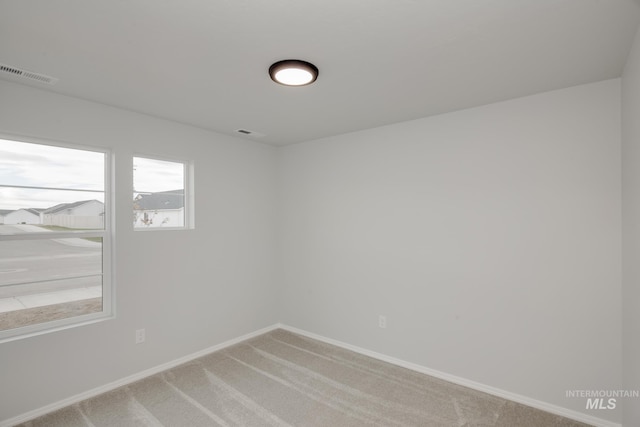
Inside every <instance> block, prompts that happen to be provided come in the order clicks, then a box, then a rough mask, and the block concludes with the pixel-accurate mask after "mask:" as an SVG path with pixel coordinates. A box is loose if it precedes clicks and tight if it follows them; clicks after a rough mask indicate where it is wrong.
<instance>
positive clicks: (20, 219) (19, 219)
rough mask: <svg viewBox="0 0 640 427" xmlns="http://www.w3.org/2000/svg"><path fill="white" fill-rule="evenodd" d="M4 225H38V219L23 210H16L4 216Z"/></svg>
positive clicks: (36, 216)
mask: <svg viewBox="0 0 640 427" xmlns="http://www.w3.org/2000/svg"><path fill="white" fill-rule="evenodd" d="M4 223H5V224H22V223H25V224H40V217H39V216H38V215H34V214H32V213H31V212H29V211H26V210H24V209H18V210H16V211H13V212H11V213H8V214H7V215H5V216H4Z"/></svg>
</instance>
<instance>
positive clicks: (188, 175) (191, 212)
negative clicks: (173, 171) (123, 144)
mask: <svg viewBox="0 0 640 427" xmlns="http://www.w3.org/2000/svg"><path fill="white" fill-rule="evenodd" d="M136 157H140V158H143V159H149V160H159V161H162V162H171V163H180V164H182V168H183V169H182V180H183V186H184V225H183V226H182V227H136V226H135V225H133V230H134V231H136V232H137V231H142V232H146V231H172V230H173V231H175V230H192V229H194V228H195V203H194V202H195V196H194V162H193V160H185V159H178V158H175V157H164V156H156V155H151V154H142V153H134V154H133V156H132V158H131V173H132V179H131V183H132V188H131V195H133V193H134V192H135V183H134V178H133V162H134V159H135V158H136Z"/></svg>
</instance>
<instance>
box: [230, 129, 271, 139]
mask: <svg viewBox="0 0 640 427" xmlns="http://www.w3.org/2000/svg"><path fill="white" fill-rule="evenodd" d="M236 132H238V133H241V134H243V135H247V136H253V137H256V138H261V137H263V136H264V133H260V132H254V131H252V130H248V129H236Z"/></svg>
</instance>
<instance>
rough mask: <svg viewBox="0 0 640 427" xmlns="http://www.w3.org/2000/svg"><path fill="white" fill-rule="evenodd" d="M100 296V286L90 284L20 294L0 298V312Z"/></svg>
mask: <svg viewBox="0 0 640 427" xmlns="http://www.w3.org/2000/svg"><path fill="white" fill-rule="evenodd" d="M101 296H102V287H101V286H91V287H86V288H77V289H64V290H61V291H55V292H46V293H41V294H31V295H22V296H19V297H11V298H0V313H7V312H10V311H16V310H23V309H25V308H35V307H43V306H46V305H53V304H61V303H65V302H71V301H80V300H83V299H89V298H99V297H101Z"/></svg>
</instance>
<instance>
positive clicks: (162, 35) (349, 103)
mask: <svg viewBox="0 0 640 427" xmlns="http://www.w3.org/2000/svg"><path fill="white" fill-rule="evenodd" d="M639 23H640V6H639V5H638V3H636V2H635V1H634V0H341V1H339V0H269V1H267V0H262V1H260V0H180V1H168V0H164V1H161V0H104V1H98V0H0V63H3V64H6V65H10V66H14V67H20V68H23V69H27V70H30V71H35V72H38V73H43V74H46V75H49V76H53V77H56V78H58V79H59V82H58V83H57V84H56V85H54V86H48V85H45V84H41V83H37V82H36V83H30V82H29V83H28V84H29V85H31V86H38V87H42V88H44V89H46V90H51V91H53V92H57V93H61V94H65V95H70V96H75V97H79V98H83V99H88V100H92V101H97V102H101V103H104V104H108V105H112V106H116V107H121V108H126V109H129V110H134V111H138V112H142V113H146V114H150V115H153V116H158V117H163V118H167V119H171V120H175V121H178V122H183V123H187V124H191V125H195V126H199V127H202V128H206V129H212V130H215V131H218V132H222V133H226V134H230V135H236V136H241V135H240V134H238V133H236V132H235V131H236V130H237V129H239V128H242V129H249V130H252V131H255V132H259V133H262V134H264V135H265V136H263V137H258V138H256V137H247V138H250V139H251V138H253V139H256V140H259V141H263V142H266V143H268V144H273V145H286V144H291V143H295V142H300V141H304V140H310V139H316V138H320V137H325V136H330V135H335V134H340V133H345V132H351V131H355V130H360V129H365V128H371V127H376V126H381V125H385V124H390V123H395V122H400V121H405V120H411V119H415V118H419V117H425V116H429V115H433V114H438V113H443V112H448V111H454V110H458V109H462V108H468V107H472V106H477V105H482V104H487V103H490V102H495V101H500V100H505V99H510V98H515V97H519V96H524V95H529V94H533V93H538V92H543V91H548V90H553V89H559V88H563V87H568V86H573V85H578V84H583V83H588V82H594V81H599V80H603V79H608V78H614V77H619V76H620V75H621V72H622V69H623V66H624V63H625V60H626V58H627V54H628V52H629V50H630V47H631V43H632V40H633V37H634V35H635V32H636V30H637V27H638V24H639ZM289 58H297V59H303V60H307V61H310V62H313V63H314V64H315V65H316V66H317V67H318V68H319V69H320V76H319V78H318V80H317V81H316V83H314V84H313V85H311V86H306V87H301V88H290V87H284V86H281V85H277V84H275V83H273V82H272V81H271V80H270V79H269V76H268V75H267V70H268V68H269V66H270V65H271V64H272V63H273V62H275V61H278V60H281V59H289ZM2 78H4V79H9V80H14V81H19V82H24V81H23V80H17V79H13V78H11V77H2ZM1 96H2V95H1V94H0V99H1ZM3 101H4V100H3Z"/></svg>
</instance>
